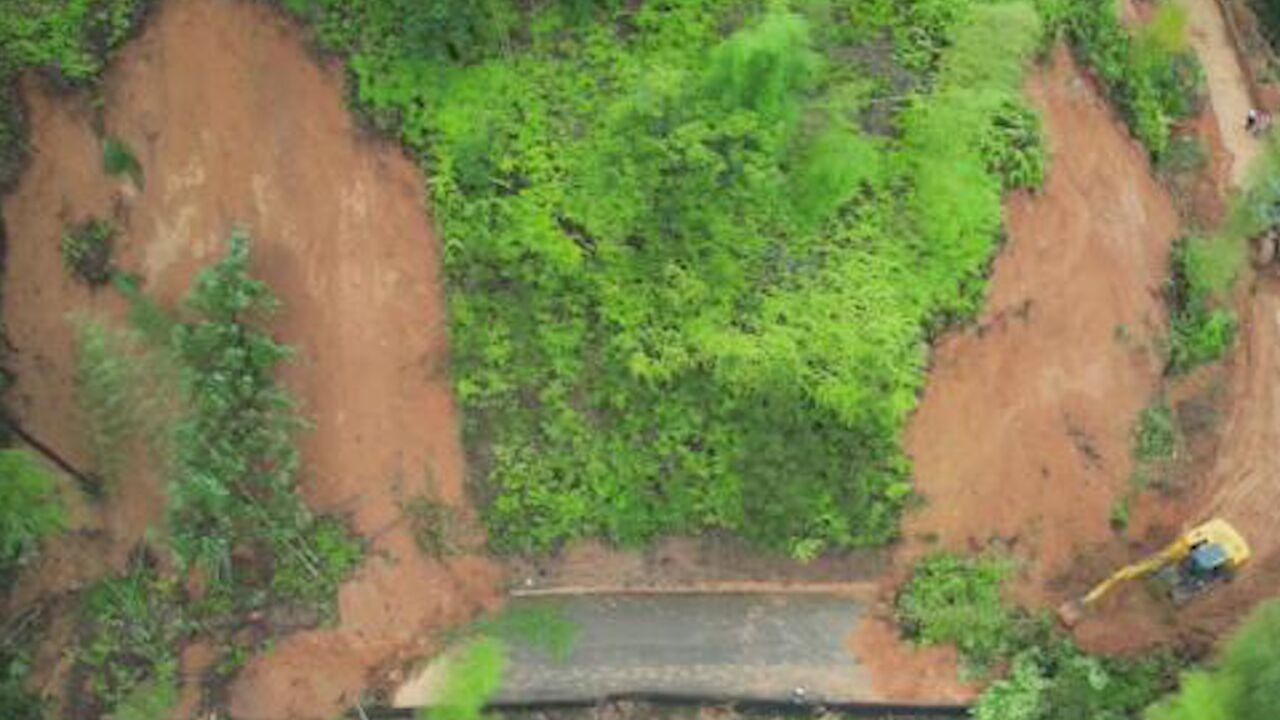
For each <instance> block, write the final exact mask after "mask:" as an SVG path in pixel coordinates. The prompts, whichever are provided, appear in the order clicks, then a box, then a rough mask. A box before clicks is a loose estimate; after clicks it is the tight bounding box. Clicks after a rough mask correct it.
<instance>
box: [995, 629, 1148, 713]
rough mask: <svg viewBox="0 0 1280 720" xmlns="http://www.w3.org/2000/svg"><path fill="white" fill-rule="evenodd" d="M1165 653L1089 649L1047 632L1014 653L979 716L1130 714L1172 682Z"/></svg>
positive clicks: (1144, 705)
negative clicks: (1126, 655)
mask: <svg viewBox="0 0 1280 720" xmlns="http://www.w3.org/2000/svg"><path fill="white" fill-rule="evenodd" d="M1168 666H1169V663H1168V661H1166V660H1164V659H1163V658H1155V659H1151V660H1143V661H1136V662H1135V661H1125V660H1114V659H1110V658H1098V657H1093V656H1090V655H1086V654H1084V653H1082V652H1080V650H1079V649H1077V648H1076V647H1075V645H1074V644H1073V643H1072V642H1071V641H1070V640H1063V639H1056V638H1051V637H1042V638H1040V639H1039V640H1037V642H1036V643H1035V644H1033V645H1032V646H1031V647H1029V648H1028V649H1025V650H1023V651H1021V652H1019V653H1018V654H1017V655H1016V656H1014V658H1013V661H1012V663H1011V670H1010V672H1009V674H1008V675H1007V676H1006V677H1005V678H1003V679H1001V680H997V681H996V682H994V683H992V684H991V686H990V687H988V688H987V690H986V691H985V692H983V694H982V696H981V698H979V700H978V703H977V704H976V705H975V706H974V708H973V710H972V715H973V717H974V718H975V720H1077V719H1083V718H1088V720H1128V719H1129V718H1132V717H1134V715H1135V713H1138V712H1140V711H1141V710H1142V709H1143V708H1145V707H1146V706H1147V705H1149V704H1150V703H1151V702H1152V701H1153V700H1154V699H1156V698H1158V697H1159V696H1160V695H1161V694H1162V693H1163V692H1164V690H1165V689H1166V688H1167V687H1168V675H1169V667H1168Z"/></svg>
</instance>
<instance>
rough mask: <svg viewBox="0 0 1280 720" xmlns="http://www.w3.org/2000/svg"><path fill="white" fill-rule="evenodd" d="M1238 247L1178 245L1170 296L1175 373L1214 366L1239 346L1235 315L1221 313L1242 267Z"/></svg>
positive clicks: (1170, 367)
mask: <svg viewBox="0 0 1280 720" xmlns="http://www.w3.org/2000/svg"><path fill="white" fill-rule="evenodd" d="M1234 244H1235V243H1232V242H1231V241H1230V240H1228V239H1225V238H1223V239H1215V240H1209V241H1206V240H1201V239H1197V238H1190V239H1187V238H1184V239H1181V240H1179V241H1177V242H1176V243H1174V248H1173V254H1172V256H1171V260H1170V262H1171V265H1172V269H1171V272H1170V279H1169V282H1168V285H1167V286H1166V291H1165V297H1166V302H1167V303H1168V305H1169V313H1170V329H1169V360H1168V370H1169V372H1170V373H1173V374H1179V373H1185V372H1187V371H1189V370H1192V369H1194V368H1196V367H1198V366H1200V365H1203V364H1205V363H1209V362H1213V361H1215V360H1217V359H1219V358H1221V357H1222V356H1223V355H1225V354H1226V353H1227V351H1228V350H1230V349H1231V346H1232V345H1233V344H1234V342H1235V337H1236V330H1237V323H1236V318H1235V315H1234V314H1233V313H1232V312H1231V311H1229V310H1224V309H1219V308H1218V307H1216V305H1217V303H1218V302H1221V300H1220V298H1221V296H1222V294H1223V292H1224V291H1225V289H1226V288H1229V287H1230V285H1231V283H1232V282H1234V277H1235V272H1236V268H1237V267H1238V265H1237V264H1236V263H1237V262H1238V261H1237V260H1236V259H1235V256H1236V251H1235V249H1234V248H1233V247H1232V246H1233V245H1234Z"/></svg>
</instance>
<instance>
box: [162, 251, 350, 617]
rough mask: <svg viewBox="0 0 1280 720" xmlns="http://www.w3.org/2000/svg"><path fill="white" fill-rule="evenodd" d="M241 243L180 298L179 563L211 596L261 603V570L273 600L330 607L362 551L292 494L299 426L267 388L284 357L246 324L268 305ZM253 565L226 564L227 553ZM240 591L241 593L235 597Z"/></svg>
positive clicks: (175, 510) (172, 498)
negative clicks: (184, 314)
mask: <svg viewBox="0 0 1280 720" xmlns="http://www.w3.org/2000/svg"><path fill="white" fill-rule="evenodd" d="M248 263H249V240H248V238H247V236H244V235H242V234H234V235H233V236H232V238H231V243H230V250H229V252H228V254H227V256H226V257H225V258H224V259H223V260H221V261H219V262H218V263H216V264H215V265H213V266H212V267H210V268H208V269H206V270H204V271H203V272H202V273H201V274H200V275H199V276H198V277H197V279H196V282H195V287H194V288H193V290H192V291H191V293H190V294H189V295H188V297H187V300H186V310H187V311H188V313H189V314H190V316H191V319H189V320H186V321H184V322H180V323H179V324H178V325H177V326H176V327H175V328H174V330H173V332H172V333H171V338H172V343H173V345H172V347H173V352H174V355H175V357H176V358H177V363H178V366H179V367H180V368H181V376H182V378H181V384H182V396H183V407H184V415H183V417H182V418H181V419H180V420H179V422H178V423H177V425H176V426H175V428H174V430H173V437H174V440H173V455H174V457H173V469H174V478H173V482H172V484H171V488H170V494H169V526H170V528H171V537H172V543H173V547H174V550H175V552H176V554H177V556H178V559H179V561H180V563H181V565H182V566H184V567H187V566H191V565H198V566H199V567H200V568H201V569H203V570H204V572H205V573H206V575H207V577H208V578H209V579H210V580H211V582H212V592H214V593H216V594H224V595H226V596H228V597H231V598H233V599H235V600H236V601H237V602H249V603H254V602H262V601H263V598H262V596H261V594H260V593H245V592H241V591H240V589H238V586H243V585H248V586H251V587H252V586H254V585H255V584H257V585H258V587H257V588H256V589H258V590H263V589H265V588H262V587H261V583H260V580H259V579H258V578H260V576H259V575H256V574H255V573H260V572H262V571H263V569H264V566H265V571H266V573H267V574H268V577H270V578H271V579H272V580H271V584H270V587H271V589H273V590H275V591H276V592H277V593H278V594H279V597H280V599H283V600H291V601H302V602H307V603H313V604H318V605H321V606H329V605H331V603H332V601H333V597H334V595H335V594H336V592H337V588H338V585H339V583H340V582H341V581H342V580H343V578H345V577H346V575H347V574H348V573H349V572H350V571H351V570H352V569H353V568H354V566H355V565H356V564H357V563H358V562H359V558H360V549H359V547H358V545H356V544H355V542H354V541H353V540H351V539H350V538H349V537H348V536H347V534H346V531H345V530H344V529H343V528H342V526H341V525H340V524H338V523H337V522H336V521H333V520H330V519H318V518H316V517H315V516H313V515H312V514H311V513H310V512H309V511H308V510H307V508H306V506H305V505H304V504H303V503H302V501H301V500H300V499H299V498H298V496H297V494H296V493H295V489H294V474H295V473H296V471H297V465H298V454H297V450H296V449H295V448H294V445H293V434H294V433H295V432H296V431H297V430H298V429H299V428H300V427H301V426H302V421H301V420H300V418H298V416H297V414H296V411H295V407H294V403H293V400H292V399H291V398H290V397H289V395H288V394H287V393H286V392H285V390H284V389H283V388H281V387H280V386H279V384H278V383H277V382H276V380H275V377H274V375H275V370H276V368H277V366H278V365H279V364H280V363H281V362H283V361H284V360H286V359H287V358H288V357H289V356H290V354H291V353H290V350H289V349H288V348H287V347H284V346H282V345H279V344H277V343H276V342H275V341H274V340H272V339H271V337H270V336H269V335H267V334H266V333H264V332H263V331H262V330H260V329H258V328H257V327H256V326H255V324H254V323H255V322H258V321H261V320H262V319H263V318H265V317H267V316H268V315H269V314H270V313H271V312H272V311H273V310H274V309H275V307H276V300H275V297H274V296H273V295H272V294H271V291H270V289H269V288H268V287H267V286H266V285H265V284H264V283H262V282H261V281H259V280H256V279H254V278H252V277H250V276H249V274H248ZM237 552H240V553H242V557H246V558H251V559H252V560H251V561H250V562H249V563H247V564H246V563H236V562H233V560H232V558H233V555H234V554H235V553H237ZM241 589H242V588H241Z"/></svg>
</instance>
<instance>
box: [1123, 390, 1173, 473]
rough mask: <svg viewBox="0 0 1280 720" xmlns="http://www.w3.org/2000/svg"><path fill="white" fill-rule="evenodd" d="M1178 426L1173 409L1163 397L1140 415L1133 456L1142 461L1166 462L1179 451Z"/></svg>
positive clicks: (1134, 439)
mask: <svg viewBox="0 0 1280 720" xmlns="http://www.w3.org/2000/svg"><path fill="white" fill-rule="evenodd" d="M1178 445H1179V439H1178V426H1177V422H1176V420H1175V419H1174V416H1173V410H1172V409H1170V408H1169V404H1168V403H1166V402H1165V401H1164V400H1163V399H1160V400H1158V401H1156V402H1155V403H1153V404H1151V405H1150V406H1148V407H1147V408H1145V409H1144V410H1143V411H1142V414H1141V415H1139V416H1138V425H1137V427H1136V428H1135V429H1134V434H1133V457H1134V459H1135V460H1137V461H1138V462H1140V463H1152V462H1166V461H1169V460H1172V459H1174V456H1175V455H1176V454H1177V452H1178Z"/></svg>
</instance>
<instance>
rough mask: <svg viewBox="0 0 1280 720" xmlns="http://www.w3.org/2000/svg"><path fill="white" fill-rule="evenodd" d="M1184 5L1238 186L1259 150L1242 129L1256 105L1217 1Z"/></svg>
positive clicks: (1187, 1) (1192, 1)
mask: <svg viewBox="0 0 1280 720" xmlns="http://www.w3.org/2000/svg"><path fill="white" fill-rule="evenodd" d="M1184 5H1185V6H1186V7H1187V10H1188V19H1189V22H1190V28H1189V29H1190V33H1191V47H1192V48H1193V49H1194V50H1195V51H1196V55H1198V56H1199V58H1200V63H1201V64H1202V65H1203V66H1204V71H1205V80H1206V81H1207V84H1208V89H1209V96H1210V97H1211V98H1212V101H1213V109H1214V112H1215V114H1216V115H1217V118H1218V130H1219V132H1220V133H1221V135H1222V139H1223V142H1224V143H1225V144H1226V147H1227V152H1229V153H1230V155H1231V158H1232V162H1231V181H1232V183H1233V184H1235V185H1237V186H1239V185H1240V184H1241V183H1243V182H1244V178H1245V174H1246V173H1247V172H1248V170H1249V166H1250V165H1251V164H1252V163H1253V159H1254V158H1255V157H1257V156H1258V153H1259V152H1260V151H1261V145H1260V144H1259V142H1258V140H1257V139H1256V138H1254V137H1252V136H1250V135H1249V133H1247V132H1245V129H1244V121H1245V116H1246V115H1247V114H1248V112H1249V109H1250V108H1252V107H1254V106H1255V103H1254V100H1253V98H1252V97H1250V93H1249V82H1248V79H1247V77H1246V75H1245V72H1244V70H1243V69H1241V67H1240V62H1239V58H1238V57H1237V55H1236V51H1235V49H1234V48H1233V47H1232V44H1231V36H1230V34H1229V33H1228V30H1227V24H1226V21H1225V20H1224V19H1223V17H1222V11H1221V9H1220V8H1219V7H1218V0H1185V2H1184Z"/></svg>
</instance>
